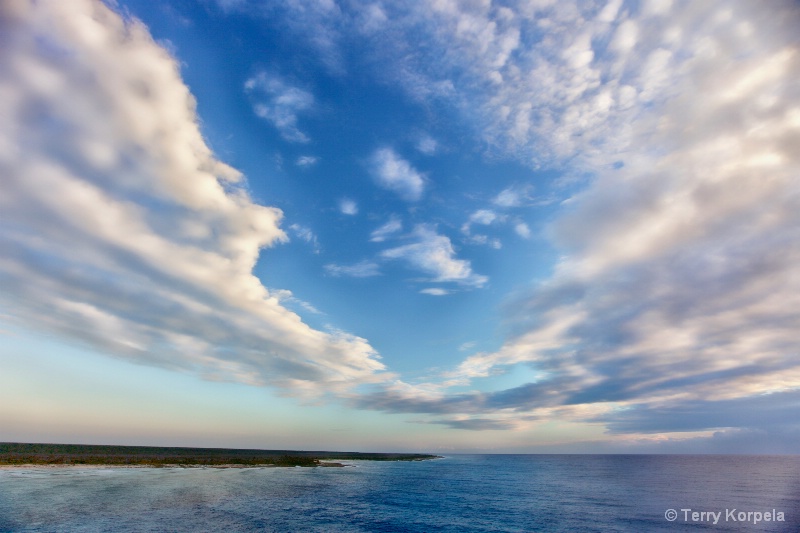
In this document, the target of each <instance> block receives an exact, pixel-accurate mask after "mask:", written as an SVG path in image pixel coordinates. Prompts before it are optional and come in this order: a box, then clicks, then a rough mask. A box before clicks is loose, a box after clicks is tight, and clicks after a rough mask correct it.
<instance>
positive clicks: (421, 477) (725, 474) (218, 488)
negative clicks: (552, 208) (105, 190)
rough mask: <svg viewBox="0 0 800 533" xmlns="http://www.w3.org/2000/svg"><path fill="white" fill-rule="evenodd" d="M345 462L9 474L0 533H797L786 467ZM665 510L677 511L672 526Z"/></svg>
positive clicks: (556, 460)
mask: <svg viewBox="0 0 800 533" xmlns="http://www.w3.org/2000/svg"><path fill="white" fill-rule="evenodd" d="M351 464H354V465H356V466H355V467H351V468H311V469H307V468H254V469H211V468H191V469H189V468H187V469H181V468H135V469H123V468H107V469H105V468H104V469H81V468H77V467H74V468H37V469H5V470H0V531H4V532H5V531H154V532H155V531H157V532H169V531H320V532H322V531H324V532H333V531H392V532H401V531H409V532H410V531H421V532H437V531H442V532H444V531H446V532H471V531H474V532H478V531H481V532H483V531H497V532H501V531H603V532H605V531H636V532H648V531H800V457H794V456H789V457H786V456H670V455H661V456H653V455H650V456H643V455H633V456H631V455H629V456H622V455H604V456H602V455H594V456H591V455H572V456H570V455H456V456H451V457H447V458H445V459H439V460H434V461H424V462H413V463H406V462H388V463H380V462H358V461H356V462H352V463H351ZM668 509H674V510H676V511H677V516H676V518H675V520H674V521H672V522H670V521H668V520H667V519H666V517H665V512H667V510H668ZM682 509H691V510H692V511H691V512H689V511H682ZM734 509H735V511H734ZM773 509H774V510H775V511H776V513H778V512H782V513H783V518H784V520H785V521H783V522H776V521H773V520H770V521H766V518H767V514H766V513H770V518H773V519H774V518H777V516H774V515H772V514H771V513H772V512H773ZM692 512H698V513H700V512H704V513H705V512H713V513H720V515H719V519H718V523H717V524H716V525H714V524H712V523H711V522H713V518H709V515H699V514H698V520H697V521H695V520H693V516H692V514H691V513H692ZM748 512H749V513H750V515H749V516H748V515H747V513H748ZM742 513H744V514H742ZM757 513H760V516H761V519H760V520H758V521H757V518H758V517H759V514H757ZM726 515H727V516H726ZM673 516H674V515H673ZM743 517H744V519H745V520H744V521H742V520H741V519H742V518H743ZM731 518H733V519H734V520H736V521H733V520H732V519H731Z"/></svg>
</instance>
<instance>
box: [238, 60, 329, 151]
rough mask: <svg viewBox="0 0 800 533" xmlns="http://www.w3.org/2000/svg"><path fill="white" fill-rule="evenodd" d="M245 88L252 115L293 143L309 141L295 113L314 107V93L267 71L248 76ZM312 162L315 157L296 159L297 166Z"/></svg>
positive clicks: (298, 113)
mask: <svg viewBox="0 0 800 533" xmlns="http://www.w3.org/2000/svg"><path fill="white" fill-rule="evenodd" d="M244 88H245V91H246V92H247V94H248V95H250V98H251V99H252V102H253V111H254V112H255V114H256V115H258V116H259V117H261V118H263V119H264V120H267V121H269V122H270V123H272V125H273V126H275V128H276V129H277V130H278V131H279V132H280V134H281V136H282V137H283V138H284V139H286V140H287V141H290V142H296V143H307V142H309V141H310V140H311V139H309V137H308V135H306V134H305V133H304V132H302V131H301V130H300V127H299V125H298V115H300V114H301V113H303V112H307V111H310V110H311V109H313V107H314V95H313V94H311V93H310V92H308V91H306V90H305V89H301V88H299V87H295V86H293V85H291V84H289V83H288V82H287V81H286V80H284V79H283V78H281V77H280V76H278V75H276V74H270V73H267V72H259V73H258V74H256V75H255V76H253V77H251V78H249V79H248V80H247V81H246V82H245V84H244ZM313 163H316V158H315V157H308V156H305V157H301V158H300V159H298V160H297V164H298V165H300V166H306V165H309V164H313Z"/></svg>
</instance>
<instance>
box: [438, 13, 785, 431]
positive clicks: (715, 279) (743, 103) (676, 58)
mask: <svg viewBox="0 0 800 533" xmlns="http://www.w3.org/2000/svg"><path fill="white" fill-rule="evenodd" d="M781 6H782V8H781V9H784V10H785V11H780V10H779V11H778V12H776V13H772V14H769V15H767V14H764V13H763V12H761V13H760V14H759V15H758V16H756V13H755V9H756V8H755V7H754V6H752V5H751V4H748V3H746V2H728V3H724V4H722V3H719V4H712V3H709V4H703V6H702V8H698V6H694V5H693V7H691V8H688V7H686V6H683V7H682V6H677V7H678V8H680V9H678V10H677V11H676V12H674V13H672V15H671V16H670V17H669V18H663V19H662V18H657V19H647V20H636V21H635V23H636V25H637V26H642V27H646V30H645V29H643V28H640V29H639V30H638V32H634V31H633V29H632V28H634V25H633V24H634V23H633V22H630V24H627V25H626V26H623V24H625V23H624V22H622V23H621V24H620V26H619V28H618V31H620V32H629V35H628V37H626V38H625V39H622V37H620V39H621V40H620V41H616V42H617V45H615V53H616V54H619V55H622V54H623V52H625V51H626V50H627V49H628V47H629V46H633V44H632V43H633V39H634V33H635V34H636V35H635V37H636V39H637V40H636V44H635V47H634V48H635V50H636V54H635V55H633V56H631V57H624V58H619V57H617V58H616V59H612V60H610V61H611V62H609V63H606V62H604V61H606V60H607V58H605V59H604V58H597V57H595V58H594V59H593V60H592V63H589V64H583V63H581V64H579V65H578V64H573V65H571V68H573V69H574V70H576V71H578V72H583V74H584V75H585V77H584V80H587V81H588V80H591V79H592V78H591V76H589V74H590V72H589V71H590V70H592V69H597V71H598V72H601V71H603V72H608V73H613V72H615V71H614V69H617V68H620V69H622V70H620V71H619V73H618V74H617V75H619V76H623V73H624V76H625V77H626V80H627V81H630V82H631V83H634V84H635V87H633V88H632V89H631V91H632V93H633V94H632V96H631V97H629V98H626V100H627V102H626V103H625V104H624V105H622V104H621V103H619V105H618V104H614V103H612V104H611V107H608V108H607V107H606V106H605V105H599V104H598V99H599V97H600V96H602V94H603V93H604V90H603V88H602V87H601V83H600V80H601V79H603V78H602V77H601V78H598V79H596V80H595V81H592V82H591V83H589V84H588V85H586V86H585V87H583V88H582V89H581V90H580V91H577V92H575V93H574V98H573V99H572V100H571V103H570V105H569V107H568V108H563V109H564V113H565V115H564V116H565V117H566V116H570V117H572V119H574V120H575V121H577V122H571V123H570V124H566V123H563V124H562V123H551V133H552V134H553V135H554V142H555V144H552V143H551V144H550V145H551V146H553V148H554V152H553V153H563V154H565V155H569V154H575V153H577V152H578V151H579V150H581V149H592V150H594V151H595V154H594V155H591V157H589V158H587V159H584V160H583V161H581V162H579V163H580V164H581V165H585V164H587V162H594V163H595V164H596V166H594V167H593V170H594V172H595V177H594V180H593V181H592V183H591V184H590V186H589V187H587V188H586V189H585V190H584V191H583V192H581V193H580V194H578V195H576V196H575V197H574V198H573V199H572V201H571V202H570V204H569V211H568V212H567V213H566V214H563V215H562V216H560V217H559V218H558V219H556V221H555V222H554V223H553V224H552V225H551V227H550V229H549V233H550V235H551V237H552V239H553V243H554V245H555V246H557V247H558V249H559V250H560V251H561V252H562V258H563V259H562V260H561V262H560V263H559V264H558V266H557V269H556V273H555V274H554V275H553V277H552V278H551V279H549V280H547V281H545V282H543V283H542V284H541V285H540V286H539V287H538V288H537V289H536V290H534V291H531V292H529V293H527V294H524V295H520V296H519V299H518V301H517V302H516V304H514V305H512V306H511V313H512V314H513V319H514V320H515V322H516V325H515V330H516V331H517V334H516V335H515V336H514V337H513V338H510V339H508V340H507V342H506V343H505V344H504V346H503V347H502V348H501V349H499V350H497V351H495V352H492V353H479V354H476V355H474V356H471V357H469V358H468V359H466V360H465V361H464V363H463V364H462V365H461V366H460V367H459V369H458V371H457V372H455V373H454V374H453V376H450V377H451V378H453V377H455V378H458V377H460V378H468V379H467V381H468V380H469V379H472V378H475V377H479V376H489V375H492V373H493V372H496V371H499V370H501V369H503V368H506V367H508V366H509V365H513V364H517V363H526V364H530V365H532V367H533V368H535V369H537V370H539V371H541V372H542V378H540V379H539V381H537V382H536V383H530V384H528V385H525V386H522V387H519V388H517V389H510V390H508V391H500V392H498V393H495V394H494V395H493V396H492V401H491V402H488V403H487V401H486V397H485V396H484V397H478V396H475V397H474V398H470V399H469V402H467V401H466V400H465V401H463V402H462V404H461V406H462V407H461V408H462V409H463V411H461V412H470V409H472V410H474V411H473V412H475V413H486V412H487V409H488V410H489V411H490V412H491V411H495V410H502V409H509V408H513V409H515V410H516V411H517V412H519V413H523V412H527V413H529V414H532V415H537V414H538V415H541V416H552V415H553V413H554V411H553V410H552V409H553V408H556V406H560V407H558V409H562V411H561V415H560V417H561V418H563V417H571V418H572V419H575V420H590V421H592V422H594V423H598V422H599V423H607V424H609V427H611V428H624V431H635V430H636V428H637V427H640V428H645V429H641V430H642V431H647V429H646V428H650V427H654V426H652V425H648V422H647V421H648V420H650V419H652V416H651V415H649V413H651V412H652V413H662V414H663V413H667V414H669V413H678V414H681V413H683V414H685V413H693V412H695V411H694V406H701V407H702V408H703V409H705V410H706V412H707V413H708V414H707V415H705V414H704V415H703V416H702V420H701V421H699V422H698V424H700V425H699V426H695V427H694V429H713V428H715V427H720V425H723V426H726V425H729V424H731V423H734V424H735V423H736V421H735V417H726V416H724V415H725V413H724V412H723V411H720V412H719V416H716V414H717V413H716V411H715V410H714V409H715V406H720V407H719V408H720V409H722V408H723V407H724V406H725V405H728V404H732V405H737V406H741V405H744V404H746V403H747V402H755V401H756V400H757V399H762V398H768V397H775V398H778V397H779V396H780V393H781V391H791V390H797V389H798V388H800V364H799V363H798V362H797V360H796V358H795V357H794V354H795V353H796V351H797V347H798V342H797V338H796V331H797V330H798V329H799V328H800V312H798V309H800V280H799V279H798V278H797V276H796V275H795V272H796V265H797V264H798V262H799V261H800V247H799V246H798V245H797V243H800V206H798V205H797V198H798V197H800V196H798V195H800V186H799V185H798V181H797V179H796V177H797V176H798V175H800V120H798V117H800V92H798V90H796V89H795V88H794V82H793V80H795V79H797V78H798V77H799V76H800V62H798V60H797V58H798V57H800V54H799V53H798V49H797V45H796V38H795V36H794V35H795V33H794V29H793V28H795V27H796V24H797V21H798V18H800V13H798V10H797V9H796V8H790V7H789V6H788V4H781ZM723 7H724V9H725V10H726V11H727V13H728V15H727V16H726V17H716V14H717V13H718V12H719V9H720V8H723ZM659 13H660V14H661V15H664V14H665V13H664V11H663V10H661V9H659ZM646 15H647V16H650V13H648V14H646ZM643 16H644V15H643ZM709 21H715V23H714V25H707V24H706V23H708V22H709ZM677 22H679V23H680V27H681V28H683V30H682V31H684V32H691V33H687V34H684V35H682V36H681V37H680V39H678V40H674V38H673V35H672V27H673V25H674V24H676V23H677ZM748 27H750V30H749V31H746V30H747V28H748ZM626 28H627V29H626ZM591 31H592V32H594V34H599V32H600V31H602V27H601V26H595V27H593V28H591ZM612 42H614V41H612ZM626 43H627V44H626ZM664 45H669V48H662V46H664ZM640 54H641V57H642V59H639V55H640ZM614 57H616V56H614ZM552 81H553V83H555V85H556V86H562V85H563V86H562V89H563V91H564V94H567V93H569V87H570V84H571V83H572V81H568V80H566V79H562V80H559V79H558V78H554V79H553V80H552ZM573 81H574V80H573ZM604 83H606V84H607V85H609V87H608V88H609V90H610V91H611V94H612V95H613V94H614V93H615V92H616V95H617V96H618V95H620V94H622V92H623V89H624V87H621V86H619V85H616V86H615V85H614V84H613V83H610V82H604ZM614 87H616V88H614ZM545 92H546V91H545ZM617 96H611V101H612V102H615V101H616V102H618V101H619V100H618V99H617ZM631 106H632V107H631ZM605 109H608V112H609V113H611V115H610V116H609V120H608V121H607V122H606V123H605V125H604V126H602V127H600V126H599V122H597V121H598V120H599V119H600V117H602V116H604V115H605V114H606V111H605ZM598 110H602V111H598ZM576 125H580V130H581V131H582V132H583V133H588V134H589V135H588V137H586V136H583V137H580V136H577V132H578V129H575V126H576ZM586 128H588V129H586ZM597 128H599V129H597ZM568 131H571V133H569V134H568V135H565V136H559V135H560V133H562V132H563V133H566V132H568ZM573 134H575V135H576V136H575V137H573ZM601 134H602V135H601ZM526 138H527V139H529V140H531V139H533V140H536V141H537V142H542V143H545V144H547V143H548V142H549V141H548V140H546V139H544V137H543V136H542V137H541V138H540V137H539V133H538V132H537V131H536V130H535V129H534V128H533V126H531V129H529V130H528V133H527V137H526ZM562 141H563V142H562ZM526 142H527V141H526ZM622 146H624V147H625V150H626V152H625V153H624V158H623V159H624V163H625V164H624V166H623V167H622V168H618V169H614V168H613V167H612V166H611V165H607V164H605V163H606V162H607V161H610V160H611V159H610V158H607V155H609V154H615V151H616V150H617V149H619V148H620V147H622ZM620 155H621V154H615V155H613V157H619V156H620ZM598 163H603V164H598ZM517 231H518V232H519V230H517ZM522 233H528V232H527V231H523V232H522ZM632 295H633V296H632ZM459 383H461V384H464V382H463V381H460V382H459ZM726 402H727V403H726ZM446 405H450V404H448V403H447V400H446V399H442V400H441V403H437V404H428V406H427V407H425V408H426V409H431V411H435V410H436V409H439V410H440V411H439V412H441V411H443V409H444V408H445V406H446ZM759 405H760V406H762V407H759V409H761V408H763V409H768V408H769V405H768V402H766V401H765V402H759ZM565 406H575V407H576V408H578V407H579V408H580V409H577V410H572V409H573V407H570V410H568V411H563V408H564V407H565ZM625 406H627V407H629V408H631V409H633V410H632V411H631V413H634V414H636V416H633V415H630V414H629V415H623V414H621V413H623V412H624V411H620V410H619V409H618V408H619V407H625ZM775 408H776V409H781V407H780V405H779V404H777V403H776V407H775ZM586 409H590V410H594V413H593V414H591V415H588V414H587V411H586ZM452 412H456V411H452ZM776 412H777V411H776ZM767 416H773V415H772V414H770V413H769V412H768V411H765V417H767ZM678 418H683V419H685V416H684V417H678ZM754 418H758V416H756V417H754ZM658 423H659V424H660V425H659V426H658V428H659V429H660V430H661V431H669V430H670V426H672V427H673V428H674V431H685V429H683V428H685V427H686V426H687V424H685V423H679V421H677V418H672V419H670V418H669V417H668V416H666V415H665V416H664V417H663V419H659V422H658ZM743 423H744V422H743ZM689 426H691V425H689ZM619 430H620V431H622V430H623V429H619Z"/></svg>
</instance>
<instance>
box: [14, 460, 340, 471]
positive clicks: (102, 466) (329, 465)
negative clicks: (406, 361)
mask: <svg viewBox="0 0 800 533" xmlns="http://www.w3.org/2000/svg"><path fill="white" fill-rule="evenodd" d="M352 466H353V465H347V464H343V463H334V462H324V461H320V463H319V464H317V465H314V466H300V465H274V464H261V465H242V464H219V465H206V464H200V463H198V464H178V463H175V464H145V463H141V464H133V465H129V464H114V463H107V464H103V463H92V464H81V463H23V464H14V465H11V464H0V470H34V469H62V468H63V469H86V470H102V469H109V468H216V469H239V470H241V469H251V468H346V467H352Z"/></svg>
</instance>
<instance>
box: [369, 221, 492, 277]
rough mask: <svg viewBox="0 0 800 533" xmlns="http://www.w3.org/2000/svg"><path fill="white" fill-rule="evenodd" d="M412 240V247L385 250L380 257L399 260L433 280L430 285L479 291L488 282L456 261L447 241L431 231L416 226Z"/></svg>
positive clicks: (460, 260)
mask: <svg viewBox="0 0 800 533" xmlns="http://www.w3.org/2000/svg"><path fill="white" fill-rule="evenodd" d="M412 238H413V240H414V242H413V243H412V244H406V245H403V246H398V247H397V248H391V249H389V250H384V251H383V252H381V257H382V258H384V259H402V260H404V261H405V262H407V263H408V264H409V265H411V266H412V267H413V268H416V269H419V270H421V271H423V272H426V273H427V274H429V275H431V276H433V278H432V281H437V282H454V283H458V284H461V285H465V286H472V287H482V286H483V285H485V284H486V282H487V281H488V280H489V278H487V277H486V276H482V275H479V274H475V273H474V272H473V271H472V267H471V265H470V262H469V261H467V260H464V259H457V258H456V257H455V255H456V252H455V250H454V249H453V245H452V243H451V242H450V239H448V238H447V237H446V236H444V235H439V234H438V233H436V231H435V230H434V229H433V228H431V227H429V226H426V225H420V226H417V227H416V228H415V229H414V233H413V236H412Z"/></svg>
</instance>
